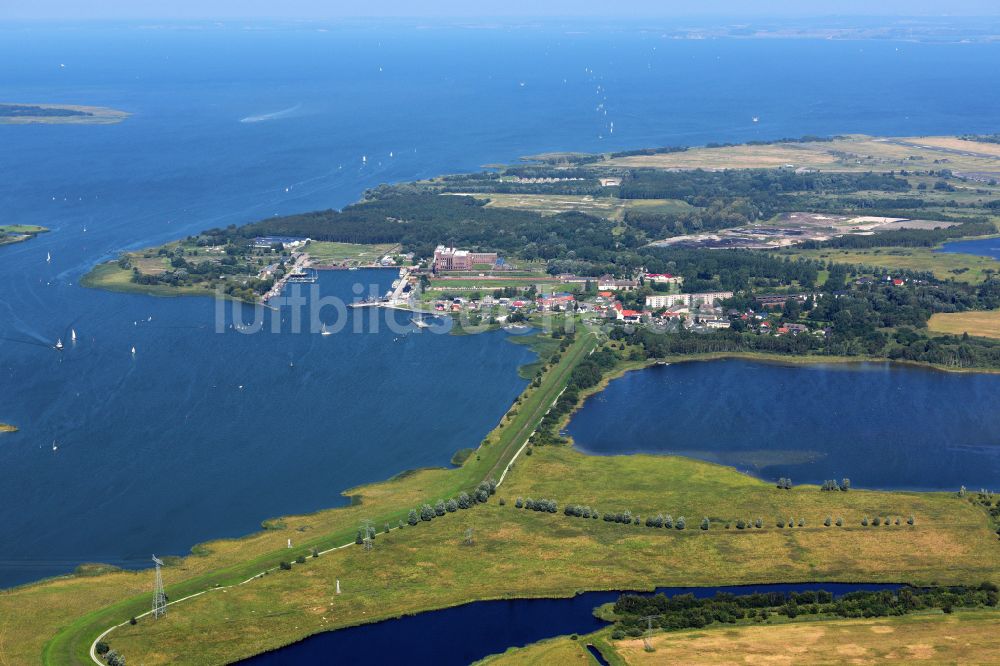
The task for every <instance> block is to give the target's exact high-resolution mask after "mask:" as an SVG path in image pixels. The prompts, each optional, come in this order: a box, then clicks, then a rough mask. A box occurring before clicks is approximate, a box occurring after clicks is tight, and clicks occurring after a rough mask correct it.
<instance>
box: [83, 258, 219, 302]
mask: <svg viewBox="0 0 1000 666" xmlns="http://www.w3.org/2000/svg"><path fill="white" fill-rule="evenodd" d="M139 261H146V262H156V263H157V264H159V263H162V259H160V258H155V259H139ZM150 267H151V268H155V267H153V266H150ZM80 285H81V286H84V287H89V288H92V289H107V290H109V291H120V292H124V293H129V294H147V295H150V296H214V295H215V291H214V290H213V289H206V288H203V287H194V286H191V287H174V286H170V285H165V284H136V283H135V282H132V269H131V268H121V267H120V266H118V262H115V261H109V262H108V263H105V264H98V265H97V266H94V268H92V269H91V271H90V272H89V273H87V274H86V275H84V276H83V277H82V278H81V279H80Z"/></svg>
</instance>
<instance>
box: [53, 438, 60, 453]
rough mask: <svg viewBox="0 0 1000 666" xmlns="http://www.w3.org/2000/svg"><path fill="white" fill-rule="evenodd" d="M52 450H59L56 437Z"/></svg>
mask: <svg viewBox="0 0 1000 666" xmlns="http://www.w3.org/2000/svg"><path fill="white" fill-rule="evenodd" d="M52 450H53V451H58V450H59V445H58V444H56V440H54V439H53V440H52Z"/></svg>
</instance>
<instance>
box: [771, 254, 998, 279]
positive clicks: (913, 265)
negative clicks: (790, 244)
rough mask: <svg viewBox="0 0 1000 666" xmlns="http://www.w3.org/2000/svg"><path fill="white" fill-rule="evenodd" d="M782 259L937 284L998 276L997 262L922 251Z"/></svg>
mask: <svg viewBox="0 0 1000 666" xmlns="http://www.w3.org/2000/svg"><path fill="white" fill-rule="evenodd" d="M779 253H780V254H781V255H784V256H791V257H804V258H806V259H821V260H823V261H833V262H835V263H842V264H855V265H860V266H870V267H877V268H887V269H902V270H912V271H930V272H931V273H933V274H934V277H936V278H938V279H940V280H955V281H956V282H968V283H970V284H978V283H980V282H982V281H983V280H985V279H986V277H987V275H989V274H990V271H992V272H993V273H996V272H1000V262H997V261H996V260H994V259H991V258H989V257H980V256H976V255H972V254H954V253H951V252H934V251H932V250H931V249H930V248H923V247H900V248H893V247H883V248H875V249H869V250H838V249H832V248H831V249H823V250H797V249H791V250H781V251H779Z"/></svg>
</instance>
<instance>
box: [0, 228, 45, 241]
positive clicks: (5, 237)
mask: <svg viewBox="0 0 1000 666" xmlns="http://www.w3.org/2000/svg"><path fill="white" fill-rule="evenodd" d="M46 232H48V229H47V228H45V227H39V226H36V225H33V224H0V245H9V244H11V243H21V242H23V241H26V240H29V239H31V238H34V237H35V236H37V235H38V234H43V233H46Z"/></svg>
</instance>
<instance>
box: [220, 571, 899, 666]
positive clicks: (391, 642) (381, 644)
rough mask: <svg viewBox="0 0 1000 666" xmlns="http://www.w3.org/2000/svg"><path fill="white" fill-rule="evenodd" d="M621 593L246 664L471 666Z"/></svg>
mask: <svg viewBox="0 0 1000 666" xmlns="http://www.w3.org/2000/svg"><path fill="white" fill-rule="evenodd" d="M898 587H899V585H891V584H890V585H882V584H864V583H861V584H855V583H788V584H779V585H738V586H732V587H661V588H657V589H656V592H654V593H653V594H656V593H659V592H663V593H666V594H667V595H669V596H673V595H675V594H686V593H691V594H694V595H695V596H696V597H711V596H713V595H715V594H716V593H717V592H730V593H732V594H752V593H755V592H786V593H787V592H805V591H808V590H826V591H827V592H832V593H833V594H834V595H835V596H840V595H843V594H847V593H848V592H854V591H857V590H887V589H897V588H898ZM621 594H622V593H621V592H586V593H584V594H578V595H577V596H575V597H572V598H569V599H512V600H504V601H477V602H474V603H471V604H466V605H464V606H456V607H455V608H446V609H444V610H438V611H429V612H426V613H420V614H419V615H410V616H407V617H402V618H399V619H396V620H386V621H384V622H377V623H375V624H367V625H362V626H360V627H350V628H348V629H341V630H339V631H332V632H329V633H324V634H317V635H315V636H311V637H309V638H307V639H305V640H303V641H300V642H298V643H294V644H292V645H289V646H288V647H286V648H282V649H281V650H276V651H274V652H268V653H265V654H262V655H259V656H257V657H253V658H252V659H247V660H245V661H242V662H240V663H241V664H245V665H247V666H272V665H279V664H335V663H336V664H353V663H363V662H365V661H367V660H371V659H375V660H376V661H377V663H379V664H410V665H411V666H417V665H421V664H434V665H435V666H450V665H452V664H454V665H455V666H459V665H462V666H464V665H465V664H470V663H472V662H474V661H477V660H479V659H482V658H483V657H486V656H488V655H491V654H497V653H499V652H503V651H504V650H506V649H507V648H510V647H520V646H524V645H528V644H530V643H534V642H536V641H540V640H542V639H545V638H551V637H553V636H563V635H566V634H574V633H575V634H587V633H590V632H592V631H597V630H598V629H600V628H601V627H604V626H606V623H604V622H602V621H601V620H598V619H597V618H596V617H594V614H593V611H594V608H596V607H597V606H600V605H601V604H605V603H608V602H612V601H615V600H616V599H617V598H618V596H619V595H621Z"/></svg>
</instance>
